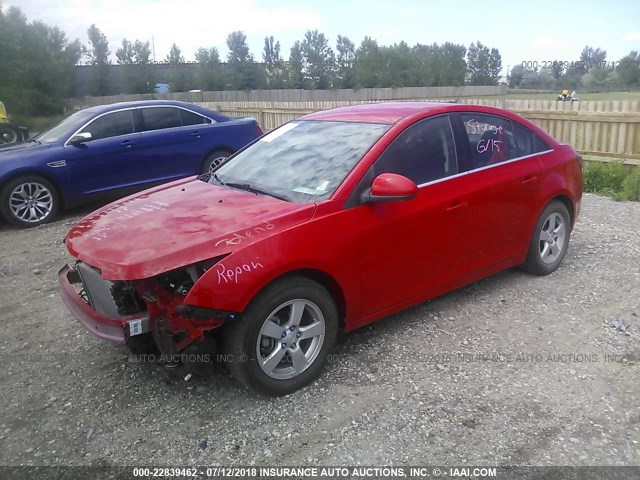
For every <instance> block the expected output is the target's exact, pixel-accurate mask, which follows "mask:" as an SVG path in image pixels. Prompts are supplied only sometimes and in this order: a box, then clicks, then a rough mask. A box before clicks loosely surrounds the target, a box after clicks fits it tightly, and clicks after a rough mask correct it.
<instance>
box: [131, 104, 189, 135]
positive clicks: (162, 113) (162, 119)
mask: <svg viewBox="0 0 640 480" xmlns="http://www.w3.org/2000/svg"><path fill="white" fill-rule="evenodd" d="M141 111H142V118H143V119H144V127H145V128H144V129H145V130H147V131H149V130H161V129H164V128H175V127H181V126H182V117H181V116H180V110H178V109H177V108H173V107H153V108H143V109H142V110H141Z"/></svg>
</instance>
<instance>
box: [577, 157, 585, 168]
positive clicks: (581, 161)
mask: <svg viewBox="0 0 640 480" xmlns="http://www.w3.org/2000/svg"><path fill="white" fill-rule="evenodd" d="M576 161H577V162H578V165H580V171H583V170H584V161H583V160H582V156H580V155H578V156H577V157H576Z"/></svg>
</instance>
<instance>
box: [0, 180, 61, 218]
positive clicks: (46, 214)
mask: <svg viewBox="0 0 640 480" xmlns="http://www.w3.org/2000/svg"><path fill="white" fill-rule="evenodd" d="M0 202H1V203H0V211H1V212H2V215H3V216H4V218H6V219H7V221H9V222H11V223H13V224H14V225H17V226H18V227H36V226H38V225H42V224H43V223H47V222H50V221H51V220H53V218H54V217H55V216H56V213H57V212H58V209H59V207H60V200H59V197H58V192H57V191H56V189H55V187H54V186H53V185H52V184H51V183H50V182H49V181H47V180H45V179H44V178H41V177H37V176H24V177H19V178H15V179H13V180H11V181H10V182H9V183H7V184H6V185H5V186H4V188H3V189H2V193H1V194H0Z"/></svg>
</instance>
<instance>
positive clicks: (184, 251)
mask: <svg viewBox="0 0 640 480" xmlns="http://www.w3.org/2000/svg"><path fill="white" fill-rule="evenodd" d="M314 210H315V205H314V204H302V205H301V204H297V203H290V202H286V201H283V200H278V199H275V198H272V197H268V196H264V195H256V194H254V193H250V192H245V191H240V190H235V189H232V188H228V187H222V186H218V185H212V184H208V183H206V182H203V181H200V180H197V179H187V180H179V181H177V182H173V183H170V184H167V185H163V186H160V187H156V188H154V189H151V190H147V191H145V192H142V193H141V194H138V195H133V196H130V197H127V198H125V199H122V200H120V201H118V202H115V203H112V204H110V205H107V206H106V207H103V208H101V209H99V210H97V211H95V212H94V213H92V214H90V215H88V216H87V217H85V218H83V219H82V220H80V221H79V222H78V223H77V224H76V225H75V226H74V227H73V228H72V229H71V230H70V231H69V233H68V234H67V237H66V239H65V242H66V245H67V249H68V250H69V252H70V253H71V254H72V255H74V256H75V257H77V258H78V259H80V260H81V261H83V262H86V263H88V264H89V265H92V266H94V267H96V268H99V269H100V270H101V272H102V276H103V278H105V279H108V280H136V279H142V278H149V277H152V276H155V275H158V274H160V273H164V272H167V271H170V270H173V269H176V268H180V267H183V266H186V265H190V264H193V263H196V262H199V261H202V260H207V259H210V258H214V257H217V256H220V255H225V254H228V253H233V252H234V251H236V250H239V249H241V248H245V247H246V246H248V245H250V244H251V243H254V242H256V241H259V240H261V239H264V238H266V237H267V236H270V235H273V234H276V233H278V232H280V231H282V230H284V229H286V228H289V227H291V226H293V225H296V224H298V223H301V222H304V221H306V220H308V219H309V218H311V216H312V215H313V212H314Z"/></svg>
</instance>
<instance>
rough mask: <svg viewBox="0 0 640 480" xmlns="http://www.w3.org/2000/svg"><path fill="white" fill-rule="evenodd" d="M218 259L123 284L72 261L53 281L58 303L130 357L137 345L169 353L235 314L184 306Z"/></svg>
mask: <svg viewBox="0 0 640 480" xmlns="http://www.w3.org/2000/svg"><path fill="white" fill-rule="evenodd" d="M218 260H219V259H213V260H209V261H206V262H201V263H199V264H196V265H190V266H188V267H185V268H181V269H177V270H173V271H170V272H166V273H163V274H160V275H157V276H156V277H152V278H148V279H143V280H127V281H121V280H119V281H112V280H105V279H103V278H102V276H101V272H100V271H99V270H98V269H97V268H94V267H92V266H90V265H88V264H87V263H84V262H80V261H78V262H76V263H75V264H74V265H72V266H65V267H64V268H63V269H62V270H60V272H59V275H58V277H59V281H60V284H61V287H62V299H63V301H64V303H65V304H66V306H67V307H68V308H69V310H70V311H71V313H72V314H73V316H74V317H75V318H76V319H77V320H78V321H79V322H80V323H81V324H82V325H83V326H84V327H85V328H86V329H87V330H89V331H90V332H91V333H92V334H94V335H95V336H97V337H98V338H101V339H103V340H107V341H109V342H111V343H116V344H125V345H127V346H128V347H129V348H130V349H131V350H132V351H134V352H135V353H140V349H141V346H142V345H148V346H152V345H153V344H155V346H157V348H158V349H159V350H160V352H161V353H163V354H167V355H173V354H175V353H177V352H180V351H181V350H183V349H184V348H185V347H186V346H188V345H189V344H191V343H192V342H194V341H196V340H203V339H204V335H205V332H210V331H212V330H215V329H216V328H218V327H220V326H221V325H222V324H223V323H224V322H225V321H227V320H230V319H234V318H236V317H237V316H238V313H237V312H225V311H218V310H211V309H207V308H202V307H194V306H190V305H186V304H185V303H184V299H185V297H186V296H187V294H188V293H189V291H190V290H191V288H192V287H193V286H194V284H195V283H196V282H197V281H198V279H199V278H200V277H201V276H202V274H203V273H204V272H206V270H207V269H208V268H210V267H211V266H212V265H214V264H215V263H216V262H217V261H218ZM151 340H152V341H151Z"/></svg>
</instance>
